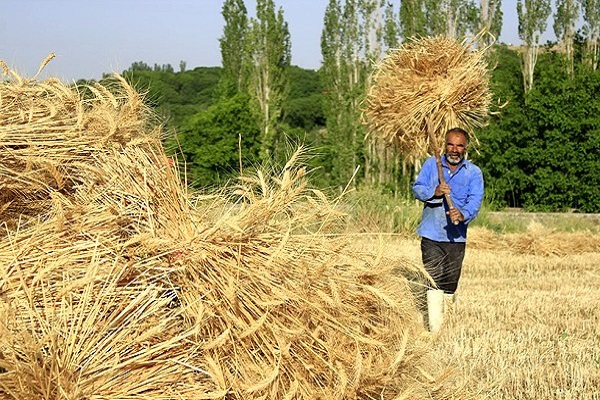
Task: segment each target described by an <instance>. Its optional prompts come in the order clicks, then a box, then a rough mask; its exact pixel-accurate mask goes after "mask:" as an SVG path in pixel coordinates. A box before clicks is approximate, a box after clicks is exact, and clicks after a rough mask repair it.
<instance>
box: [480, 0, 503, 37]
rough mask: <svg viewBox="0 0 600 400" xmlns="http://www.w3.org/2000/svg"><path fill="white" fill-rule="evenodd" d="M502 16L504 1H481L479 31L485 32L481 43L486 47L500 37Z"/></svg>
mask: <svg viewBox="0 0 600 400" xmlns="http://www.w3.org/2000/svg"><path fill="white" fill-rule="evenodd" d="M502 16H503V14H502V0H480V2H479V31H484V32H485V33H484V34H483V35H482V36H481V39H480V43H481V44H482V45H483V46H484V47H487V46H489V45H491V44H492V42H494V41H495V40H496V39H497V38H498V37H499V36H500V32H501V31H502Z"/></svg>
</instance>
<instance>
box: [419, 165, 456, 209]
mask: <svg viewBox="0 0 600 400" xmlns="http://www.w3.org/2000/svg"><path fill="white" fill-rule="evenodd" d="M438 186H439V178H438V172H437V165H436V163H435V157H430V158H428V159H427V160H425V162H424V163H423V167H422V168H421V171H419V174H418V175H417V179H416V180H415V183H413V187H412V189H413V194H414V196H415V198H416V199H417V200H420V201H422V202H424V203H431V204H438V203H441V202H442V196H443V192H441V191H440V190H438V191H440V193H439V194H438V193H436V189H438ZM448 191H449V188H448Z"/></svg>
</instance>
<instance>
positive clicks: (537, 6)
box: [517, 0, 551, 92]
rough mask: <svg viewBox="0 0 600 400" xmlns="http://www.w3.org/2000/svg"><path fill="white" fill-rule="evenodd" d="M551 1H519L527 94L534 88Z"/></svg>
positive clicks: (524, 83) (518, 10) (524, 80)
mask: <svg viewBox="0 0 600 400" xmlns="http://www.w3.org/2000/svg"><path fill="white" fill-rule="evenodd" d="M550 12H551V8H550V0H518V1H517V15H518V17H519V37H520V38H521V40H523V42H524V45H523V52H522V55H521V57H522V73H523V87H524V89H525V92H528V91H529V90H531V89H532V88H533V71H534V69H535V64H536V63H537V58H538V52H539V45H540V38H541V35H542V34H543V33H544V32H545V31H546V21H547V20H548V17H549V16H550Z"/></svg>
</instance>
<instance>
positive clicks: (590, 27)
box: [579, 0, 600, 70]
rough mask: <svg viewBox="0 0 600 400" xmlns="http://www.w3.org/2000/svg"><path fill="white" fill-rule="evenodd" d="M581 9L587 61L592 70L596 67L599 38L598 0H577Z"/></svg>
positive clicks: (599, 7) (599, 11) (599, 5)
mask: <svg viewBox="0 0 600 400" xmlns="http://www.w3.org/2000/svg"><path fill="white" fill-rule="evenodd" d="M579 1H581V8H582V9H583V20H584V21H585V25H584V27H583V30H584V33H585V35H586V39H587V47H588V56H589V62H590V65H591V66H592V69H593V70H596V69H597V68H598V56H599V46H598V41H599V39H600V0H579Z"/></svg>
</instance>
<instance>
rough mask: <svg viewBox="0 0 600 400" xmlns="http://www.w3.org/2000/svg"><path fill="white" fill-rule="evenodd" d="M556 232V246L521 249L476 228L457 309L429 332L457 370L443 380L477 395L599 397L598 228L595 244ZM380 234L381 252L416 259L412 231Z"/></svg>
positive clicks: (437, 348)
mask: <svg viewBox="0 0 600 400" xmlns="http://www.w3.org/2000/svg"><path fill="white" fill-rule="evenodd" d="M561 235H562V237H563V239H564V241H562V243H561V244H560V245H556V244H555V245H552V243H547V244H546V247H544V250H545V251H537V252H536V251H531V252H529V253H534V254H527V253H528V252H527V251H524V248H523V246H521V247H520V248H519V247H518V246H516V243H517V242H516V241H514V242H513V247H514V248H519V249H520V250H519V251H515V250H514V248H513V249H511V248H510V246H505V247H504V248H502V247H500V248H490V247H491V246H487V245H485V243H487V239H489V238H486V237H485V236H486V234H485V231H478V230H474V232H472V234H471V237H470V240H471V242H472V244H471V245H470V246H467V254H466V257H465V262H464V266H463V275H462V278H461V282H460V285H459V288H458V291H457V295H458V303H457V310H456V312H455V314H454V315H453V317H452V318H451V319H450V320H449V321H448V324H447V325H446V326H445V327H444V329H443V330H442V332H440V334H439V335H438V336H437V337H435V338H434V339H433V340H432V343H433V352H434V353H435V354H436V356H437V357H438V358H439V359H440V361H441V365H446V366H449V367H450V369H451V370H452V371H453V374H452V377H451V379H450V380H449V384H452V385H457V386H460V387H462V388H463V389H464V391H465V392H468V393H472V394H473V396H474V398H477V399H498V400H508V399H511V400H515V399H519V400H521V399H523V400H524V399H527V400H529V399H531V400H534V399H535V400H540V399H545V400H548V399H557V400H558V399H561V400H567V399H577V400H598V399H600V268H599V267H598V266H599V265H600V252H598V251H596V250H595V246H594V245H593V243H594V242H595V243H598V235H591V236H588V237H587V239H591V240H590V242H589V243H592V250H593V251H590V246H589V245H588V246H583V247H582V246H581V240H582V239H585V235H584V236H582V235H581V234H568V233H564V234H561ZM521 236H522V237H525V236H523V235H521ZM503 237H504V239H507V236H503ZM536 237H537V238H538V242H539V241H540V240H543V239H544V237H548V236H545V235H544V233H543V232H538V233H537V234H536ZM525 239H527V238H526V237H525ZM386 242H387V246H386V250H385V251H386V252H389V254H387V255H389V256H392V257H394V256H395V257H398V256H401V257H406V258H407V259H408V260H410V262H414V263H417V264H418V263H420V253H419V243H418V241H417V240H415V239H411V240H406V239H393V238H388V239H386ZM525 242H527V240H525ZM529 244H530V245H531V244H532V243H529ZM497 247H499V246H497ZM553 248H554V250H553ZM569 248H572V249H573V251H571V252H569V251H568V249H569ZM538 249H539V247H538ZM538 253H540V254H538Z"/></svg>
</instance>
